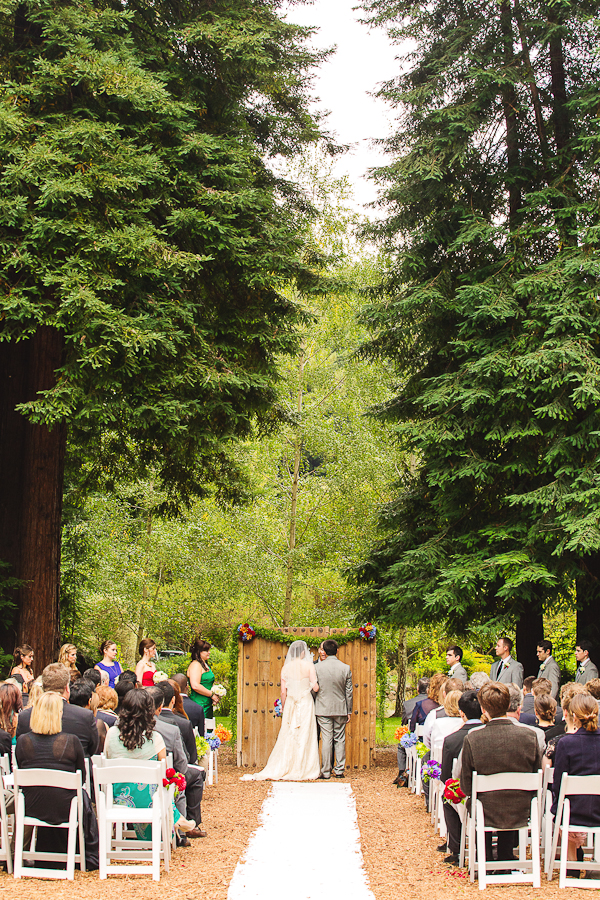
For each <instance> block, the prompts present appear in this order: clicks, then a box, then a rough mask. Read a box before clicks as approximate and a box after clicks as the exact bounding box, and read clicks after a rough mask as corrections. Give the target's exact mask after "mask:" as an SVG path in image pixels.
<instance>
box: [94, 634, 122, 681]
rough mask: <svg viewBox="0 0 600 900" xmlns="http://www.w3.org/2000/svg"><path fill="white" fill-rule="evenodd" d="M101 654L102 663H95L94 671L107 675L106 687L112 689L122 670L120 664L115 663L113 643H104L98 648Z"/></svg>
mask: <svg viewBox="0 0 600 900" xmlns="http://www.w3.org/2000/svg"><path fill="white" fill-rule="evenodd" d="M100 653H101V654H102V662H99V663H96V665H95V666H94V668H95V669H98V670H99V671H100V672H106V674H107V675H108V686H109V687H111V688H114V686H115V682H116V680H117V678H118V677H119V675H120V674H121V672H122V671H123V669H122V668H121V664H120V663H118V662H117V645H116V644H115V642H114V641H104V643H103V644H102V645H101V646H100Z"/></svg>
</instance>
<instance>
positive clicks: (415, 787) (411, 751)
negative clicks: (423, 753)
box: [406, 725, 424, 796]
mask: <svg viewBox="0 0 600 900" xmlns="http://www.w3.org/2000/svg"><path fill="white" fill-rule="evenodd" d="M423 731H424V727H423V725H416V726H415V734H416V736H417V742H419V741H420V740H421V738H422V737H423ZM406 756H407V762H408V764H409V768H408V774H409V787H410V790H411V791H412V792H413V794H417V796H418V795H419V794H421V793H422V792H423V782H422V781H421V759H420V757H419V754H418V753H417V745H416V744H415V745H413V746H412V747H409V748H408V750H407V752H406Z"/></svg>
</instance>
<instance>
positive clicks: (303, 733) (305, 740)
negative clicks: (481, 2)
mask: <svg viewBox="0 0 600 900" xmlns="http://www.w3.org/2000/svg"><path fill="white" fill-rule="evenodd" d="M296 643H298V644H299V643H302V644H304V642H303V641H302V642H300V641H294V644H296ZM294 644H292V646H291V647H290V652H291V651H292V648H293V647H294ZM304 647H306V652H303V653H302V656H301V658H297V657H294V656H292V658H291V660H290V661H289V662H288V659H286V663H285V665H284V667H283V669H282V670H281V686H282V694H283V693H284V690H287V696H286V700H285V705H284V707H283V715H282V719H281V728H280V730H279V736H278V738H277V743H276V744H275V746H274V747H273V750H272V752H271V755H270V757H269V760H268V762H267V765H266V767H265V768H264V769H263V770H262V772H258V773H257V774H256V775H243V776H242V778H241V780H242V781H266V780H268V779H270V780H272V781H310V780H311V779H315V778H318V777H319V772H320V769H321V767H320V764H319V747H318V744H317V719H316V716H315V704H314V700H313V696H312V692H311V691H312V689H313V688H314V687H315V685H317V684H318V682H317V674H316V670H315V665H314V663H313V662H312V660H311V659H310V654H309V652H308V647H307V646H306V644H304ZM289 656H290V653H288V657H289Z"/></svg>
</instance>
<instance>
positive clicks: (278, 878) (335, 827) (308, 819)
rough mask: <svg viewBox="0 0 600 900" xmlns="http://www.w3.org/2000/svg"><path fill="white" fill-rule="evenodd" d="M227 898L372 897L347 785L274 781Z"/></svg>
mask: <svg viewBox="0 0 600 900" xmlns="http://www.w3.org/2000/svg"><path fill="white" fill-rule="evenodd" d="M260 822H261V824H260V827H259V828H258V830H257V831H255V832H254V834H253V835H252V837H251V838H250V842H249V844H248V848H247V850H246V853H245V854H244V856H243V858H242V860H240V862H239V863H238V865H237V868H236V870H235V872H234V875H233V878H232V880H231V884H230V886H229V892H228V894H227V897H228V900H259V898H260V900H275V898H277V900H281V898H285V900H313V898H317V897H319V898H322V897H327V896H336V895H338V894H339V895H340V896H343V897H344V900H374V896H373V894H372V892H371V890H370V888H369V887H368V884H367V876H366V873H365V870H364V868H363V858H362V852H361V849H360V832H359V830H358V824H357V819H356V803H355V801H354V795H353V793H352V788H351V787H350V785H349V784H338V783H330V782H319V783H318V784H306V783H298V782H281V781H280V782H274V783H273V786H272V790H271V793H270V794H269V796H268V797H267V798H266V800H265V801H264V803H263V806H262V810H261V813H260Z"/></svg>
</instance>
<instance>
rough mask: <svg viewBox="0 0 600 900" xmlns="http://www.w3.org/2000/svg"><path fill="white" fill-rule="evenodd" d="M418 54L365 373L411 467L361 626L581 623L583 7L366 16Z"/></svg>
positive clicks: (586, 474) (389, 3) (399, 95)
mask: <svg viewBox="0 0 600 900" xmlns="http://www.w3.org/2000/svg"><path fill="white" fill-rule="evenodd" d="M363 6H364V8H365V9H366V10H367V12H368V14H369V16H370V18H371V21H373V22H377V23H378V24H385V25H386V26H387V28H388V30H389V32H390V34H391V35H392V37H393V38H394V40H397V41H399V42H400V41H403V40H406V39H410V40H412V41H414V44H415V53H414V56H413V57H412V61H411V68H410V69H409V70H408V71H407V72H406V73H405V74H404V75H402V76H401V77H400V78H399V79H395V80H394V81H393V82H390V83H388V84H387V85H385V86H384V88H383V89H382V91H381V92H380V93H381V95H382V96H384V97H386V98H387V99H388V100H389V101H390V102H391V103H392V104H393V105H394V106H395V107H397V108H399V109H401V110H402V117H401V120H400V121H401V125H400V131H399V132H398V133H397V134H396V135H395V136H394V137H393V138H391V139H390V140H389V142H388V150H389V151H390V153H391V154H393V160H392V162H391V164H390V165H389V166H388V167H386V168H382V169H380V170H378V171H377V173H376V178H377V180H378V181H379V183H380V185H381V186H382V190H383V194H382V204H383V205H385V206H386V207H387V211H388V215H387V218H385V219H382V220H381V221H380V222H379V223H378V224H376V225H375V226H373V228H372V229H371V233H372V235H373V236H375V237H377V238H379V239H380V240H381V242H382V245H383V246H384V248H385V249H386V250H387V251H388V252H389V254H390V261H389V265H388V267H387V269H386V270H385V271H384V273H383V275H384V279H383V281H382V284H381V286H380V289H379V291H373V292H372V295H371V302H370V304H369V305H368V306H367V308H366V310H365V313H364V321H365V323H366V324H367V325H368V326H369V328H370V329H371V333H372V338H371V340H370V342H369V343H368V344H367V345H366V346H365V348H364V353H365V354H366V355H367V356H371V357H376V358H381V359H385V360H387V361H388V363H390V364H391V365H392V366H393V367H394V369H395V372H396V376H397V381H398V391H397V395H396V397H394V399H393V400H391V401H390V402H388V403H386V404H384V405H382V406H381V407H380V409H379V415H380V417H381V419H382V420H385V421H387V422H388V424H389V426H390V427H391V429H392V430H393V432H394V434H395V435H396V437H397V439H398V442H399V446H400V447H401V448H402V449H403V450H405V451H406V457H405V458H406V459H407V460H410V461H411V464H410V465H407V466H406V468H405V469H404V470H403V471H401V472H400V473H399V477H398V479H397V481H396V484H395V486H394V492H395V496H394V499H393V500H392V501H391V502H390V503H389V504H388V505H387V507H386V508H385V509H384V511H383V513H382V516H381V522H380V527H381V532H380V534H381V538H380V541H379V543H377V544H375V545H374V547H373V548H372V551H371V553H370V555H369V557H368V559H367V560H366V561H365V563H364V565H362V566H361V567H360V568H359V570H358V572H357V580H358V582H359V583H360V585H361V586H362V589H363V594H362V600H361V601H360V608H361V610H362V611H363V613H364V614H365V615H368V616H374V617H377V618H378V619H379V620H381V619H386V620H388V621H391V622H394V623H403V624H417V623H430V622H432V621H433V622H445V623H447V626H448V628H449V629H455V630H456V631H465V630H466V629H467V628H468V627H469V626H470V625H471V624H472V623H479V622H482V621H486V620H488V621H489V620H494V621H495V622H496V623H498V622H500V621H502V620H504V621H506V619H508V620H509V621H513V622H514V621H516V620H518V619H519V618H520V617H521V615H522V614H523V613H524V612H525V611H530V610H533V611H541V610H542V609H544V608H547V607H550V606H552V605H553V604H557V605H560V604H561V603H562V602H563V599H562V598H564V597H572V596H573V593H572V589H573V584H574V583H575V582H576V583H577V603H578V604H580V605H582V604H584V603H589V604H591V605H593V604H594V603H595V602H596V598H597V596H598V591H599V590H600V588H599V585H600V580H599V579H598V577H597V572H598V561H599V559H600V528H599V526H598V523H599V521H600V515H599V513H600V478H599V470H600V414H599V400H600V362H599V347H600V314H599V309H598V302H597V301H598V290H599V287H600V281H599V275H600V272H599V270H598V249H599V245H598V237H599V235H600V229H599V228H598V224H599V220H598V208H599V207H598V181H597V178H596V175H595V169H596V166H597V158H598V155H599V153H600V132H599V131H598V127H597V118H596V115H597V112H592V109H594V110H595V109H596V107H595V106H593V104H592V102H591V97H592V95H594V96H595V97H596V99H597V94H598V89H599V86H600V62H599V59H598V55H597V53H596V46H597V43H598V30H599V27H600V26H599V23H600V18H599V17H598V13H599V12H600V5H599V4H598V3H597V2H594V3H592V4H591V5H589V4H587V3H585V4H584V3H581V2H578V0H573V2H565V3H563V4H560V5H558V6H557V5H556V4H551V3H548V4H544V3H542V4H537V3H524V4H521V5H520V6H517V5H516V4H515V5H514V6H511V5H510V4H497V3H492V2H484V3H481V4H479V5H478V6H476V7H469V11H468V14H467V13H466V12H465V8H464V6H463V5H462V4H461V3H459V2H453V3H450V4H448V3H447V2H443V3H442V2H441V0H434V2H433V3H429V4H413V3H409V2H408V0H399V2H397V0H365V2H364V3H363Z"/></svg>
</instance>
